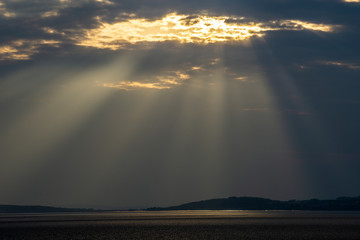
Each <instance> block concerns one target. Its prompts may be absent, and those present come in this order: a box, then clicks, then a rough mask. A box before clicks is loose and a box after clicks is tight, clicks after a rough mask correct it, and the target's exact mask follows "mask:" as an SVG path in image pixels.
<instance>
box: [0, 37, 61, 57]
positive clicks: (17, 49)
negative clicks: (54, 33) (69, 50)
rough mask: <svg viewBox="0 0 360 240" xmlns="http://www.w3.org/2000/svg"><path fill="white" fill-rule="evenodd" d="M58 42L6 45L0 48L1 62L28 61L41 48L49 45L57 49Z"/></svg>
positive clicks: (23, 41) (30, 42) (29, 42)
mask: <svg viewBox="0 0 360 240" xmlns="http://www.w3.org/2000/svg"><path fill="white" fill-rule="evenodd" d="M59 43H60V41H57V40H44V39H41V40H16V41H13V42H11V43H10V44H7V45H2V46H0V61H1V60H28V59H30V57H31V56H32V55H33V54H35V53H38V49H39V48H40V47H41V46H44V45H49V46H54V47H57V46H58V44H59Z"/></svg>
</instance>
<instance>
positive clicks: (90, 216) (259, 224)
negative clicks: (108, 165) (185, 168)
mask: <svg viewBox="0 0 360 240" xmlns="http://www.w3.org/2000/svg"><path fill="white" fill-rule="evenodd" d="M0 239H1V240H20V239H21V240H23V239H30V240H32V239H36V240H43V239H51V240H65V239H69V240H70V239H71V240H73V239H75V240H85V239H86V240H90V239H94V240H100V239H109V240H111V239H169V240H176V239H242V240H246V239H277V240H278V239H299V240H300V239H320V240H321V239H324V240H325V239H326V240H329V239H330V240H331V239H354V240H355V239H356V240H359V239H360V212H352V211H348V212H341V211H331V212H322V211H238V210H236V211H232V210H231V211H108V212H88V213H36V214H35V213H34V214H0Z"/></svg>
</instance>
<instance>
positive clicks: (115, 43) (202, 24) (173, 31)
mask: <svg viewBox="0 0 360 240" xmlns="http://www.w3.org/2000/svg"><path fill="white" fill-rule="evenodd" d="M335 27H336V26H334V25H326V24H317V23H311V22H304V21H300V20H281V21H270V22H254V21H250V20H246V19H245V18H243V17H229V16H206V15H181V14H177V13H171V14H168V15H166V16H164V17H163V18H162V19H159V20H154V21H150V20H148V19H145V18H132V19H129V20H128V21H124V22H117V23H106V22H102V23H101V25H100V27H98V28H95V29H90V30H86V31H85V34H84V35H78V36H75V37H73V39H74V40H75V41H76V42H77V45H80V46H85V47H95V48H108V49H112V50H116V49H119V48H125V47H126V45H127V44H136V43H141V42H164V41H178V42H180V43H197V44H209V43H216V42H234V41H244V40H247V39H249V38H251V37H256V36H257V37H262V36H264V35H265V34H266V32H267V31H279V30H290V31H299V30H312V31H322V32H332V31H333V30H334V28H335Z"/></svg>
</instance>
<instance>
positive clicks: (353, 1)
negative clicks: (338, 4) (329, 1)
mask: <svg viewBox="0 0 360 240" xmlns="http://www.w3.org/2000/svg"><path fill="white" fill-rule="evenodd" d="M343 2H348V3H360V0H343Z"/></svg>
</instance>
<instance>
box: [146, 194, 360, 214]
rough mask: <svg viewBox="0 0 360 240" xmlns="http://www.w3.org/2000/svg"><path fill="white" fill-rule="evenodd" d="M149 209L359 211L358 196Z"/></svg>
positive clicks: (252, 199)
mask: <svg viewBox="0 0 360 240" xmlns="http://www.w3.org/2000/svg"><path fill="white" fill-rule="evenodd" d="M146 210H149V211H163V210H319V211H360V196H359V197H340V198H337V199H334V200H319V199H310V200H289V201H279V200H271V199H267V198H256V197H229V198H219V199H210V200H205V201H199V202H191V203H186V204H182V205H179V206H173V207H166V208H157V207H155V208H148V209H146Z"/></svg>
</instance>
